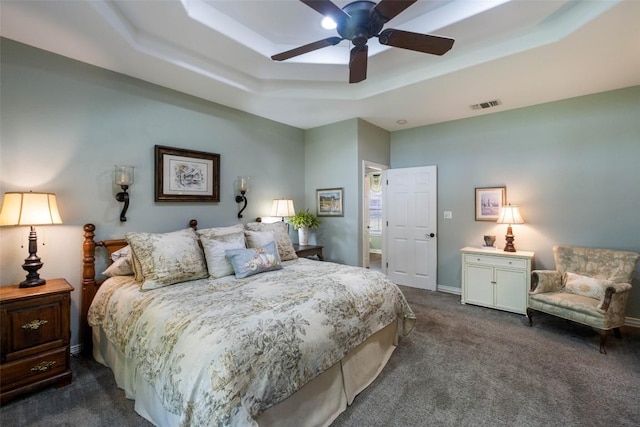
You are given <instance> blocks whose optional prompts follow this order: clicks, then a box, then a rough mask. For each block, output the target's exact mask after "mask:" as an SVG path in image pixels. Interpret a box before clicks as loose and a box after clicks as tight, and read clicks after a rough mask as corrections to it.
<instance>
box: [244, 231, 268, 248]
mask: <svg viewBox="0 0 640 427" xmlns="http://www.w3.org/2000/svg"><path fill="white" fill-rule="evenodd" d="M244 235H245V237H246V239H247V247H248V248H259V247H262V246H264V245H266V244H267V243H269V242H275V241H276V233H274V232H273V231H249V230H246V231H245V232H244Z"/></svg>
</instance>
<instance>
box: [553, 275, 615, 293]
mask: <svg viewBox="0 0 640 427" xmlns="http://www.w3.org/2000/svg"><path fill="white" fill-rule="evenodd" d="M612 285H613V282H612V281H611V280H605V279H595V278H593V277H587V276H581V275H580V274H576V273H570V272H568V271H567V272H565V273H564V290H565V291H566V292H569V293H571V294H576V295H582V296H584V297H590V298H596V299H599V300H601V299H602V298H603V297H604V293H605V290H606V289H607V286H612Z"/></svg>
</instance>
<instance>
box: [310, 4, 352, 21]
mask: <svg viewBox="0 0 640 427" xmlns="http://www.w3.org/2000/svg"><path fill="white" fill-rule="evenodd" d="M300 1H301V2H302V3H304V4H306V5H307V6H309V7H310V8H311V9H313V10H315V11H316V12H318V13H320V14H321V15H323V16H330V17H331V18H333V20H334V21H336V23H337V22H340V21H346V20H347V19H349V18H351V16H349V14H348V13H347V12H345V11H344V10H342V9H340V8H339V7H338V6H336V5H335V4H334V3H333V2H331V1H330V0H300Z"/></svg>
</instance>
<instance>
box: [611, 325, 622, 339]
mask: <svg viewBox="0 0 640 427" xmlns="http://www.w3.org/2000/svg"><path fill="white" fill-rule="evenodd" d="M613 336H615V337H616V338H618V339H621V338H622V332H620V328H613Z"/></svg>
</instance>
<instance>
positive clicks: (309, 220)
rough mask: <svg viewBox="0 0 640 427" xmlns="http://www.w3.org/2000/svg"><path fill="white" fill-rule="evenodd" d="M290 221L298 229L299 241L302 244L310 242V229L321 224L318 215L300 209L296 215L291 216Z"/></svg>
mask: <svg viewBox="0 0 640 427" xmlns="http://www.w3.org/2000/svg"><path fill="white" fill-rule="evenodd" d="M289 222H290V223H291V224H292V225H293V228H294V229H296V230H298V243H299V244H300V245H308V244H309V229H311V228H316V227H318V226H319V225H320V220H319V219H318V217H317V216H315V215H314V214H312V213H311V212H309V209H307V210H306V211H298V212H297V213H296V214H295V215H294V216H292V217H290V218H289Z"/></svg>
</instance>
